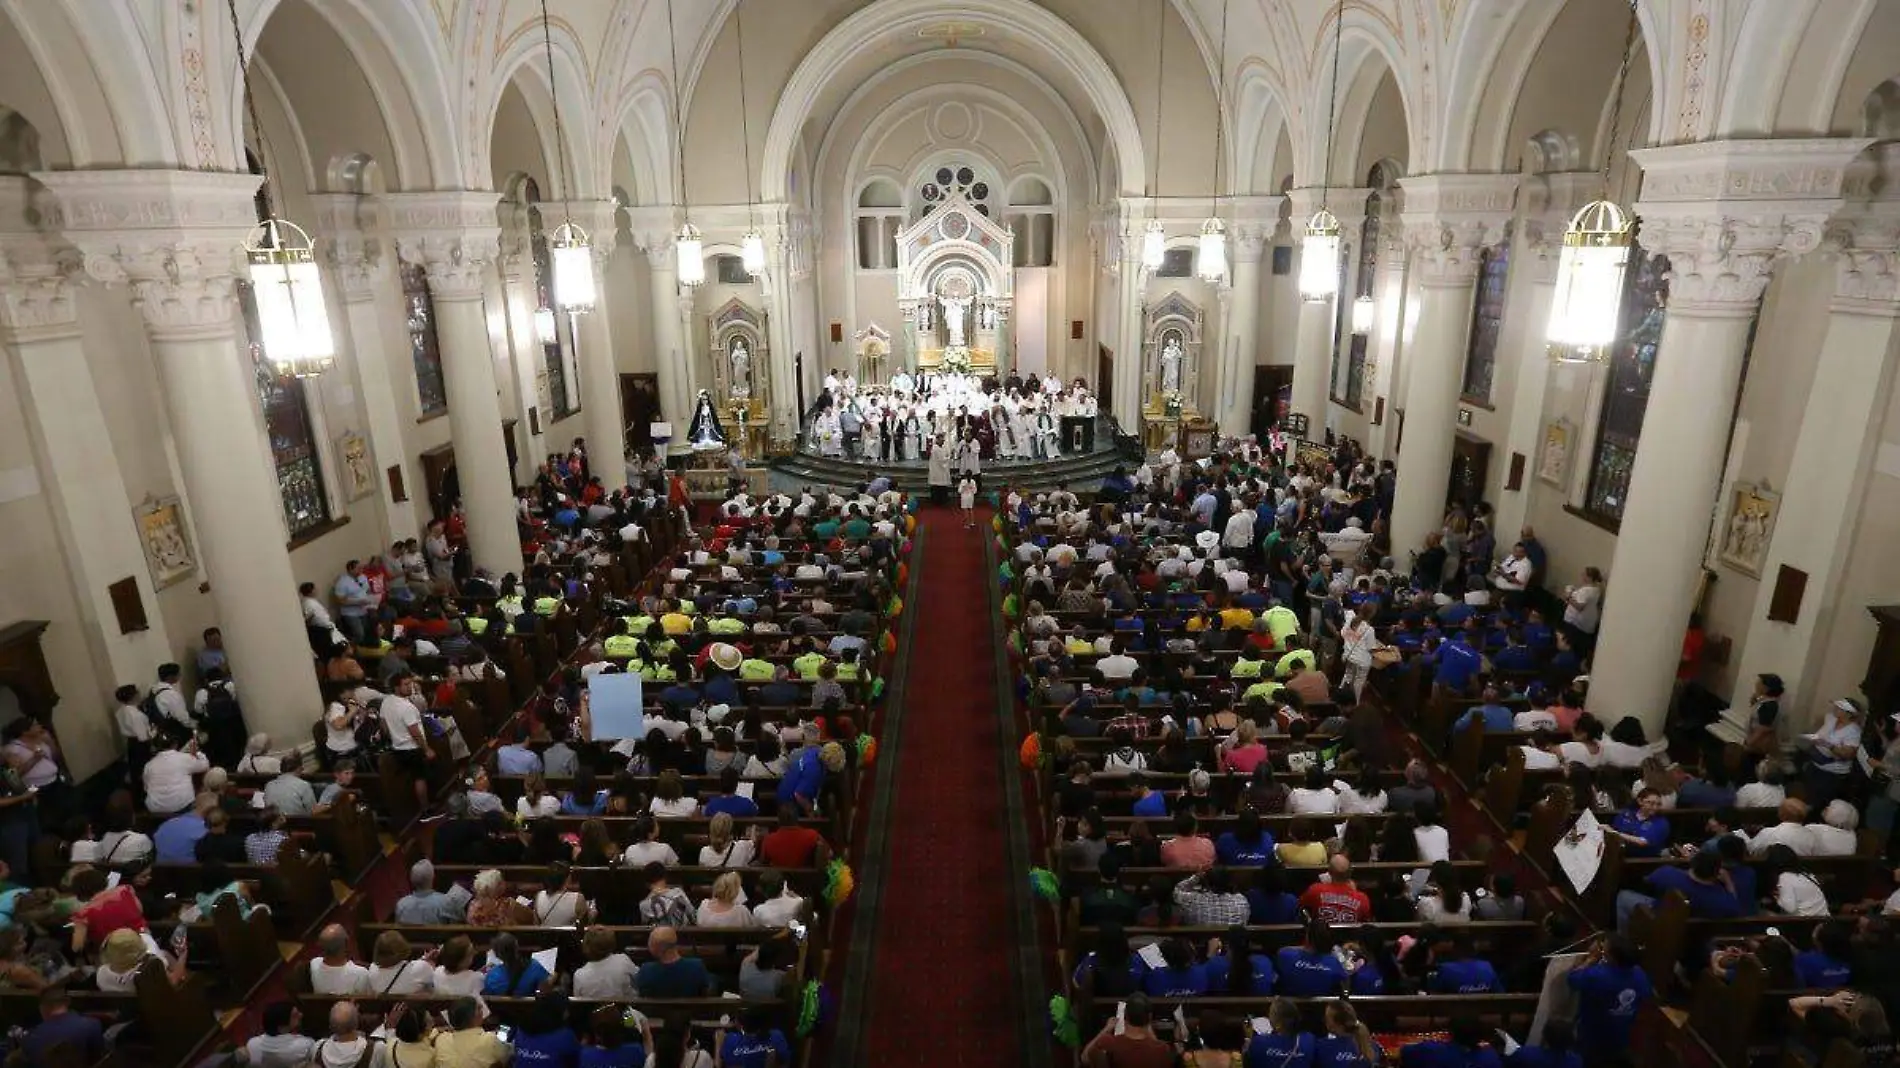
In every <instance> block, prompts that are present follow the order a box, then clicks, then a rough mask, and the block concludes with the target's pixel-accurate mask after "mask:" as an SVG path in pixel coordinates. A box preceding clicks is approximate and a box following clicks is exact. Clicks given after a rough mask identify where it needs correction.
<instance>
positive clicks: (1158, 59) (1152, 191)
mask: <svg viewBox="0 0 1900 1068" xmlns="http://www.w3.org/2000/svg"><path fill="white" fill-rule="evenodd" d="M1155 14H1156V15H1157V18H1156V19H1155V152H1154V157H1155V158H1154V165H1153V166H1152V167H1150V168H1149V171H1150V172H1151V177H1150V178H1149V180H1148V182H1149V184H1148V202H1149V203H1148V211H1149V216H1150V221H1153V217H1154V216H1156V215H1159V214H1160V212H1161V137H1162V132H1161V131H1162V126H1161V87H1162V86H1163V85H1165V84H1167V73H1168V0H1155Z"/></svg>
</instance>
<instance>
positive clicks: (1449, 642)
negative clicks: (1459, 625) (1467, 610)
mask: <svg viewBox="0 0 1900 1068" xmlns="http://www.w3.org/2000/svg"><path fill="white" fill-rule="evenodd" d="M1432 662H1433V664H1434V665H1435V666H1436V670H1435V671H1434V672H1433V674H1432V681H1433V682H1436V683H1438V684H1439V685H1440V686H1443V687H1444V688H1445V689H1447V690H1450V691H1452V692H1453V693H1463V692H1465V688H1466V687H1467V686H1469V685H1470V684H1471V679H1472V677H1473V676H1475V675H1477V673H1478V672H1479V671H1480V670H1481V669H1482V668H1483V666H1484V657H1483V656H1481V655H1479V653H1478V651H1477V650H1476V649H1473V648H1472V647H1471V642H1470V640H1469V639H1467V638H1466V637H1465V635H1464V632H1463V631H1456V632H1453V634H1452V635H1451V637H1449V638H1447V639H1445V640H1444V641H1443V642H1442V643H1440V644H1439V646H1438V649H1437V650H1436V651H1435V652H1434V653H1433V654H1432Z"/></svg>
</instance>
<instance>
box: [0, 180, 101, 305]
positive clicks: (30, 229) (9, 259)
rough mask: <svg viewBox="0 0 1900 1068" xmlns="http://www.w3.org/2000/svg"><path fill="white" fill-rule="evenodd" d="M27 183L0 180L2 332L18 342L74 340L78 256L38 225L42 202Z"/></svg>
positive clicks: (0, 296)
mask: <svg viewBox="0 0 1900 1068" xmlns="http://www.w3.org/2000/svg"><path fill="white" fill-rule="evenodd" d="M27 183H28V180H27V179H26V178H24V177H20V178H0V333H4V334H6V335H8V336H10V337H12V338H13V339H14V340H16V341H36V340H42V339H46V338H54V337H70V336H72V335H74V334H77V333H78V332H79V313H78V310H77V309H76V308H75V307H74V305H73V293H74V289H75V286H74V283H75V282H77V281H78V280H79V278H80V276H81V273H82V268H81V263H80V256H79V252H78V251H77V250H76V249H73V248H72V247H70V246H68V245H67V244H66V243H65V242H63V241H61V240H60V239H59V237H58V236H57V235H56V234H49V233H46V232H45V231H43V230H41V229H39V228H38V227H37V226H35V225H34V222H35V218H36V216H37V215H38V214H39V213H40V211H41V210H42V209H41V206H40V205H39V204H37V203H36V201H37V200H40V199H44V198H43V196H41V197H36V196H35V195H34V191H33V190H32V189H31V188H30V187H29V186H28V184H27Z"/></svg>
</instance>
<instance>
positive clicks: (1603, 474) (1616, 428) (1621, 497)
mask: <svg viewBox="0 0 1900 1068" xmlns="http://www.w3.org/2000/svg"><path fill="white" fill-rule="evenodd" d="M1668 273H1669V258H1668V257H1667V256H1661V255H1658V256H1644V255H1642V254H1641V253H1640V252H1639V253H1636V254H1635V255H1633V256H1632V258H1631V262H1630V271H1629V273H1628V274H1627V275H1626V276H1625V283H1624V288H1623V308H1622V310H1621V312H1619V313H1618V318H1617V321H1618V323H1619V324H1620V325H1621V328H1622V329H1623V331H1624V332H1623V334H1622V336H1620V337H1618V338H1617V340H1616V343H1615V344H1614V345H1613V346H1611V349H1610V367H1609V371H1610V373H1609V381H1608V382H1607V383H1606V384H1605V387H1604V392H1603V413H1602V416H1601V417H1600V418H1599V419H1598V420H1597V438H1596V450H1595V452H1594V453H1593V454H1592V457H1591V461H1590V481H1589V483H1588V485H1587V487H1586V489H1585V490H1584V496H1583V512H1584V514H1585V515H1587V516H1590V517H1592V518H1594V519H1596V520H1598V521H1599V522H1602V523H1604V524H1605V525H1608V526H1611V527H1614V526H1616V525H1617V524H1619V523H1621V522H1622V521H1623V506H1624V505H1625V504H1627V503H1628V498H1629V488H1630V470H1631V469H1632V468H1634V467H1635V466H1636V443H1637V440H1638V439H1639V438H1640V437H1641V436H1642V433H1643V415H1644V413H1645V412H1647V411H1648V410H1649V387H1650V382H1651V381H1652V380H1653V379H1654V377H1655V372H1656V346H1657V344H1658V343H1659V342H1660V341H1661V340H1662V331H1663V312H1664V309H1665V308H1666V307H1667V305H1668V303H1669V279H1668V277H1667V276H1668Z"/></svg>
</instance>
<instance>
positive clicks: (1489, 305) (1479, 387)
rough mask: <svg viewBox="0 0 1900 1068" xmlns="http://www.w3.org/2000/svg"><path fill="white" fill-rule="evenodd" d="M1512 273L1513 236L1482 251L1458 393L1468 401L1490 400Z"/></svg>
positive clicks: (1480, 401)
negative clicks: (1506, 296)
mask: <svg viewBox="0 0 1900 1068" xmlns="http://www.w3.org/2000/svg"><path fill="white" fill-rule="evenodd" d="M1510 276H1511V239H1510V238H1508V237H1507V238H1505V239H1504V240H1502V241H1500V242H1498V243H1497V244H1495V245H1492V246H1491V247H1490V248H1487V249H1485V250H1484V251H1483V252H1481V253H1479V259H1478V292H1477V296H1476V297H1474V298H1473V302H1472V308H1471V339H1470V341H1469V342H1468V344H1467V347H1466V348H1465V380H1464V384H1463V385H1462V386H1461V387H1460V388H1459V390H1458V392H1459V394H1460V395H1462V396H1463V397H1464V399H1466V400H1468V401H1476V402H1477V403H1479V404H1489V403H1491V379H1492V376H1493V375H1494V374H1496V372H1497V366H1498V329H1499V328H1500V327H1501V326H1502V325H1503V323H1504V290H1505V288H1506V286H1507V285H1509V283H1510Z"/></svg>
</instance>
